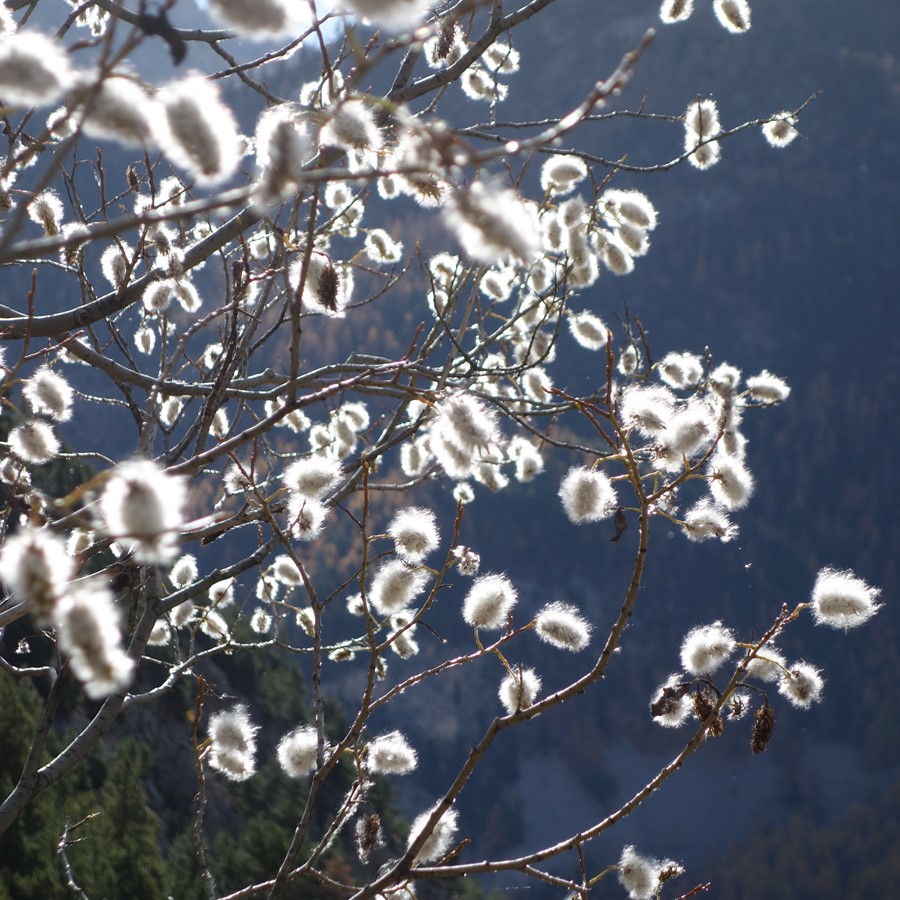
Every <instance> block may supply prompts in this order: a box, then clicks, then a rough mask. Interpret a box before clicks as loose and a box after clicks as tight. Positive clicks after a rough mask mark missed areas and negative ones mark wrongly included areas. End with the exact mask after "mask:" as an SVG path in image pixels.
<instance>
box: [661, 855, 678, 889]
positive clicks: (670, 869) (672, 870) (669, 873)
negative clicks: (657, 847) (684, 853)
mask: <svg viewBox="0 0 900 900" xmlns="http://www.w3.org/2000/svg"><path fill="white" fill-rule="evenodd" d="M679 875H684V866H680V865H679V864H678V863H677V862H673V861H672V860H671V859H669V860H666V862H665V863H663V867H662V869H660V871H659V875H658V876H657V877H658V879H659V883H660V884H663V883H664V882H666V881H670V880H671V879H672V878H677V877H678V876H679Z"/></svg>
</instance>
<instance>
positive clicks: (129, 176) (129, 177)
mask: <svg viewBox="0 0 900 900" xmlns="http://www.w3.org/2000/svg"><path fill="white" fill-rule="evenodd" d="M125 180H126V181H127V182H128V187H129V188H130V189H131V190H132V191H134V193H135V194H137V193H138V192H139V191H140V189H141V180H140V179H139V178H138V173H137V169H135V167H134V166H129V167H128V168H127V169H126V170H125Z"/></svg>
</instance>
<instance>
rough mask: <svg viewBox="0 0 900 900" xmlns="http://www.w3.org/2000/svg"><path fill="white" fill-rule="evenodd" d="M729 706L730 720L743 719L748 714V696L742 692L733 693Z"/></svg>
mask: <svg viewBox="0 0 900 900" xmlns="http://www.w3.org/2000/svg"><path fill="white" fill-rule="evenodd" d="M727 708H728V718H729V720H734V719H742V718H743V717H744V716H745V715H746V714H747V709H748V706H747V698H746V697H744V696H742V695H741V694H732V696H731V698H730V699H729V701H728V707H727Z"/></svg>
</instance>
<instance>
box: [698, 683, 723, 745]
mask: <svg viewBox="0 0 900 900" xmlns="http://www.w3.org/2000/svg"><path fill="white" fill-rule="evenodd" d="M715 706H716V703H715V699H714V698H713V696H712V694H711V692H710V691H708V690H704V691H697V693H696V694H694V712H695V713H696V715H697V718H698V719H699V720H700V721H701V722H705V721H706V720H707V719H708V718H709V717H710V715H711V714H712V711H713V710H714V709H715ZM724 730H725V723H724V721H723V720H722V717H721V716H718V715H717V716H715V718H713V719H712V721H710V722H709V723H708V724H707V726H706V733H707V734H708V735H709V736H710V737H719V736H720V735H721V734H722V732H723V731H724Z"/></svg>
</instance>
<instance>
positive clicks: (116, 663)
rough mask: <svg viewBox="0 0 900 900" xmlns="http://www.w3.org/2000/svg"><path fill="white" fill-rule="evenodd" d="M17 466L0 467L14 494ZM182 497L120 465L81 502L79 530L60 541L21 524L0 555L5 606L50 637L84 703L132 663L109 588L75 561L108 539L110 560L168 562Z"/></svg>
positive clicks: (117, 686) (156, 475) (166, 479)
mask: <svg viewBox="0 0 900 900" xmlns="http://www.w3.org/2000/svg"><path fill="white" fill-rule="evenodd" d="M10 444H11V449H12V450H13V452H14V453H15V452H17V451H16V449H15V445H14V444H13V442H12V440H11V441H10ZM18 465H20V464H19V463H16V462H14V461H12V460H11V459H10V458H9V457H7V459H5V460H4V461H3V468H4V480H6V472H7V470H10V471H12V472H13V474H14V475H15V478H16V481H15V482H14V483H13V484H12V488H13V489H14V490H15V489H21V488H22V487H23V484H24V482H23V481H22V478H21V473H22V471H23V470H21V469H18V468H17V466H18ZM184 494H185V487H184V484H183V482H182V481H181V479H179V478H177V477H173V476H171V475H168V474H167V473H166V472H165V471H164V470H162V469H160V468H159V467H158V466H157V465H156V464H155V463H152V462H149V461H146V460H135V461H132V462H127V463H123V464H122V465H120V466H118V467H117V468H116V469H114V470H112V472H111V473H110V474H109V475H108V477H107V478H106V480H105V482H104V483H103V487H102V489H101V490H98V491H97V492H96V493H93V492H92V493H91V494H90V495H89V496H88V497H87V500H86V502H85V504H84V507H83V509H82V511H81V512H80V514H79V519H80V521H81V522H82V524H83V525H87V526H89V527H88V528H87V529H85V528H76V529H75V530H73V531H72V532H71V533H70V534H69V537H68V540H63V538H62V537H60V536H59V535H58V534H57V533H56V532H55V531H54V529H53V527H52V525H50V524H44V525H43V526H40V525H38V524H35V523H34V522H33V521H25V520H24V519H23V521H22V522H21V523H20V524H19V527H18V529H17V530H16V531H15V533H14V534H11V535H10V536H9V537H7V539H6V540H5V542H4V544H3V547H2V549H0V579H2V581H3V584H4V585H5V587H6V589H7V590H8V591H9V592H10V595H11V599H12V600H13V601H14V602H16V603H18V604H21V607H22V612H23V613H31V615H32V616H33V617H34V619H35V621H36V622H37V623H38V625H41V626H44V627H50V628H54V629H56V633H57V638H58V643H59V649H60V651H61V652H62V653H63V654H64V655H65V656H67V657H68V659H69V664H70V666H71V669H72V671H73V673H74V674H75V676H76V677H77V678H78V679H79V680H80V681H81V682H83V684H84V688H85V691H86V693H87V694H88V696H89V697H92V698H94V699H100V698H102V697H105V696H107V695H109V694H110V693H112V692H114V691H118V690H122V689H124V688H126V687H127V685H128V683H129V681H130V679H131V674H132V670H133V668H134V660H133V659H132V658H131V657H130V656H128V654H127V653H126V652H125V651H124V650H123V649H122V646H121V644H122V635H121V628H120V625H119V617H120V615H119V610H118V609H117V607H116V603H115V598H114V596H113V593H112V591H111V590H110V589H109V586H108V585H107V584H106V583H105V581H104V580H102V579H101V578H99V577H95V576H90V575H85V574H81V572H80V569H81V567H82V562H83V554H84V553H85V551H86V550H88V549H89V548H90V547H91V546H92V545H93V544H94V543H95V542H96V541H99V540H102V539H111V544H110V546H111V548H112V549H113V550H114V552H116V553H118V554H119V555H125V554H128V555H130V557H131V558H133V559H134V560H135V561H137V562H141V563H151V564H167V563H169V562H171V560H172V559H173V558H174V556H175V552H176V547H177V538H178V531H179V529H180V527H181V525H182V516H181V508H182V505H183V502H184ZM35 508H38V507H35Z"/></svg>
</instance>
